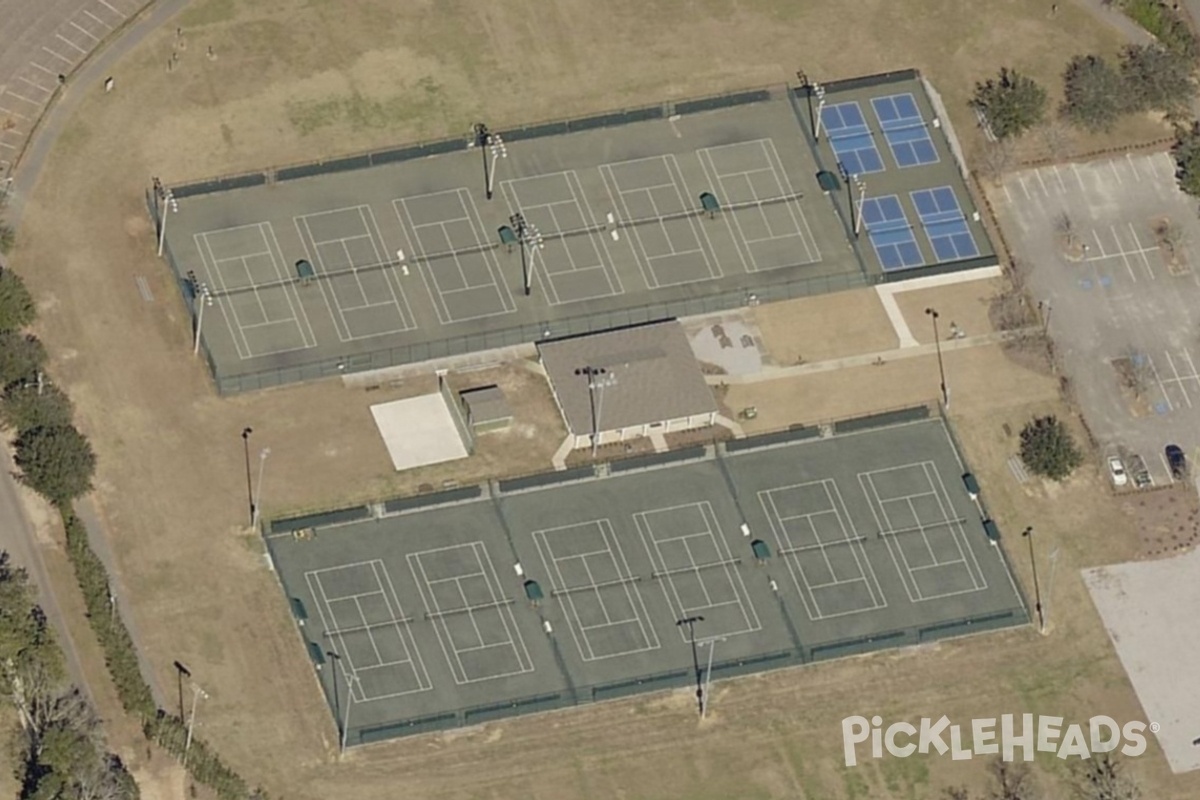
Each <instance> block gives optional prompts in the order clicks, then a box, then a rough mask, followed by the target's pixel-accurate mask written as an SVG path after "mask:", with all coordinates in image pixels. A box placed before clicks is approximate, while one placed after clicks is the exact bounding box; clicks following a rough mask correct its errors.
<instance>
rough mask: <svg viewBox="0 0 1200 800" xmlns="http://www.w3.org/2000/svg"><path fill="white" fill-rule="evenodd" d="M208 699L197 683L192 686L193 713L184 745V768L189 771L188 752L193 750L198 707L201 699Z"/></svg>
mask: <svg viewBox="0 0 1200 800" xmlns="http://www.w3.org/2000/svg"><path fill="white" fill-rule="evenodd" d="M201 697H203V698H204V699H205V700H207V699H208V692H206V691H204V690H203V689H201V688H200V687H199V686H198V685H196V684H195V683H193V684H192V713H191V715H189V717H188V726H187V740H186V741H185V742H184V745H183V767H184V769H187V762H188V751H189V750H191V749H192V732H193V731H194V730H195V728H196V706H197V704H198V703H199V702H200V698H201Z"/></svg>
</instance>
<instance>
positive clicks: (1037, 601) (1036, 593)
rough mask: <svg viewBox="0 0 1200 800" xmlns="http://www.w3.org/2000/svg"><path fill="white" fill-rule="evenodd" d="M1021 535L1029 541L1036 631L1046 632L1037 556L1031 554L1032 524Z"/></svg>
mask: <svg viewBox="0 0 1200 800" xmlns="http://www.w3.org/2000/svg"><path fill="white" fill-rule="evenodd" d="M1021 535H1022V536H1024V537H1025V538H1026V539H1027V540H1028V541H1029V568H1030V570H1032V572H1033V597H1034V603H1033V607H1034V609H1035V610H1036V611H1037V617H1038V633H1045V632H1046V615H1045V614H1044V613H1042V587H1041V586H1040V585H1039V584H1038V574H1037V558H1035V557H1034V554H1033V526H1032V525H1029V526H1026V528H1025V530H1023V531H1021Z"/></svg>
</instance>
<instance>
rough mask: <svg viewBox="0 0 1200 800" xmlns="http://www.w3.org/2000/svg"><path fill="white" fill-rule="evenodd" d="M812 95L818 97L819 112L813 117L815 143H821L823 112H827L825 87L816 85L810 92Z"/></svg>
mask: <svg viewBox="0 0 1200 800" xmlns="http://www.w3.org/2000/svg"><path fill="white" fill-rule="evenodd" d="M810 91H811V93H812V94H815V95H816V96H817V110H816V113H815V114H814V115H813V121H812V122H813V129H812V131H813V141H816V142H819V141H821V112H822V111H824V110H825V87H824V86H822V85H821V84H819V83H814V84H813V85H812V89H811V90H810Z"/></svg>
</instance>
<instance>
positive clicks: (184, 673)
mask: <svg viewBox="0 0 1200 800" xmlns="http://www.w3.org/2000/svg"><path fill="white" fill-rule="evenodd" d="M175 673H176V677H177V678H178V680H179V721H180V722H182V721H183V679H184V678H190V677H192V672H191V670H189V669H188V668H187V667H185V666H184V665H183V664H182V663H180V662H178V661H176V662H175Z"/></svg>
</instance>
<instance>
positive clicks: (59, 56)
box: [42, 45, 75, 65]
mask: <svg viewBox="0 0 1200 800" xmlns="http://www.w3.org/2000/svg"><path fill="white" fill-rule="evenodd" d="M42 49H43V50H45V51H46V52H47V53H49V54H50V55H52V56H54V57H55V58H57V59H58V60H59V61H62V62H63V63H65V64H67V65H71V64H74V63H75V62H74V61H72V60H71V59H69V58H67V57H66V56H64V55H62V54H60V53H56V52H55V51H53V50H51V49H50V48H49V47H46V45H42Z"/></svg>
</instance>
